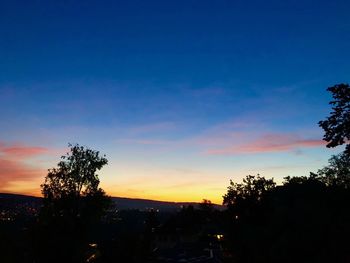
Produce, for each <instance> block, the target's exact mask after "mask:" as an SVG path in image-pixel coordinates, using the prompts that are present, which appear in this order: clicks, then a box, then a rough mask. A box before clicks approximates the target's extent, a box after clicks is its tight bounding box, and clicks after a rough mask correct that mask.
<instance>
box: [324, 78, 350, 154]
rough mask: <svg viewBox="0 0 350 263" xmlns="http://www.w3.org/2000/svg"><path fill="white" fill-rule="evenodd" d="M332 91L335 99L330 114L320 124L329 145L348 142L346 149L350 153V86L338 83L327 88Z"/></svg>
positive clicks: (331, 103) (334, 145)
mask: <svg viewBox="0 0 350 263" xmlns="http://www.w3.org/2000/svg"><path fill="white" fill-rule="evenodd" d="M327 90H328V91H329V92H331V93H332V97H333V100H332V101H331V102H330V103H329V104H330V105H332V112H331V113H330V116H329V117H328V118H327V119H326V120H323V121H320V122H319V123H318V124H319V126H320V127H322V128H323V129H324V131H325V134H324V137H323V138H324V140H325V141H327V142H328V144H327V147H336V146H338V145H343V144H344V143H346V144H347V146H346V151H347V152H349V153H350V145H349V140H350V86H349V85H348V84H337V85H334V86H332V87H329V88H328V89H327Z"/></svg>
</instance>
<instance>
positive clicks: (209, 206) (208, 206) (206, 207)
mask: <svg viewBox="0 0 350 263" xmlns="http://www.w3.org/2000/svg"><path fill="white" fill-rule="evenodd" d="M199 209H201V210H202V211H204V212H206V213H210V212H212V211H213V210H214V205H213V203H212V202H211V201H210V200H208V199H203V201H202V202H201V203H200V204H199Z"/></svg>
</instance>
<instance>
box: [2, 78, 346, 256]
mask: <svg viewBox="0 0 350 263" xmlns="http://www.w3.org/2000/svg"><path fill="white" fill-rule="evenodd" d="M329 91H330V92H331V93H332V95H333V98H334V100H333V101H332V102H331V104H332V106H333V111H332V112H331V114H330V116H329V117H328V118H327V119H326V120H324V121H321V122H320V123H319V125H320V126H321V127H322V128H323V129H324V131H325V137H324V139H325V140H326V141H327V142H328V145H327V146H328V147H336V146H339V145H345V150H344V152H342V153H340V154H338V155H336V156H333V157H332V158H331V159H330V160H329V164H328V165H327V166H325V167H324V168H322V169H320V170H318V171H317V172H314V173H310V175H308V176H301V177H286V178H285V179H284V182H283V183H282V184H281V185H276V183H275V181H274V180H273V179H267V178H265V177H262V176H260V175H256V176H251V175H249V176H247V177H246V178H245V179H244V180H243V182H242V183H236V182H233V181H231V182H230V185H229V187H228V188H227V192H226V193H225V194H224V196H223V204H224V205H225V207H226V209H224V210H218V209H216V207H214V206H213V204H211V202H210V201H209V200H203V202H202V203H201V204H200V205H199V206H198V207H194V206H192V205H188V206H184V207H182V208H181V209H179V210H178V211H162V210H158V209H152V208H151V207H150V208H148V209H142V210H140V209H125V210H118V206H115V205H114V204H113V202H112V201H111V198H110V197H108V196H106V194H105V193H104V191H103V190H102V189H101V188H99V179H98V176H97V174H96V172H97V171H98V170H100V169H101V168H102V167H103V166H104V165H105V164H107V159H106V158H105V157H104V156H101V155H100V154H99V152H96V151H93V150H91V149H88V148H85V147H82V146H79V145H71V151H70V152H69V153H68V154H67V155H66V156H63V157H62V160H61V162H59V164H58V166H57V168H54V169H51V170H49V173H48V175H47V176H46V178H45V181H44V183H43V185H42V193H43V196H44V198H43V202H42V203H41V202H40V203H37V200H36V199H35V198H34V199H24V200H26V201H23V200H18V202H17V203H15V204H13V203H12V204H11V203H8V202H6V201H5V199H3V200H1V201H0V202H1V203H0V209H1V211H0V213H1V214H0V216H1V217H0V219H1V221H0V262H6V263H7V262H21V263H22V262H23V263H26V262H33V263H34V262H39V263H40V262H100V263H104V262H106V263H107V262H130V263H132V262H237V263H241V262H242V263H243V262H276V263H277V262H293V263H296V262H308V263H309V262H343V263H347V262H350V249H349V244H350V243H349V237H350V205H349V204H350V146H349V145H350V144H349V140H350V87H349V86H348V85H346V84H340V85H336V86H334V87H331V88H329ZM203 194H205V193H203Z"/></svg>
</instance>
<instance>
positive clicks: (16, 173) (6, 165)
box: [0, 159, 46, 191]
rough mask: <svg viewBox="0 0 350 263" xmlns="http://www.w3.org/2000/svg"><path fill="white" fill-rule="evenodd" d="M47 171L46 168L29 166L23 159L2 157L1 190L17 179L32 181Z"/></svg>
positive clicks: (0, 170) (0, 165) (0, 168)
mask: <svg viewBox="0 0 350 263" xmlns="http://www.w3.org/2000/svg"><path fill="white" fill-rule="evenodd" d="M45 173H46V169H41V168H37V167H32V166H29V165H27V164H25V163H23V162H22V161H16V160H6V159H0V191H2V189H3V188H5V187H6V186H7V185H8V184H9V183H11V182H15V181H31V180H35V179H38V178H40V177H42V178H43V176H44V175H45Z"/></svg>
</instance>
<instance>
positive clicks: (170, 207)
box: [0, 193, 223, 212]
mask: <svg viewBox="0 0 350 263" xmlns="http://www.w3.org/2000/svg"><path fill="white" fill-rule="evenodd" d="M112 200H113V202H114V203H115V204H116V207H117V209H118V210H125V209H138V210H148V209H155V210H160V211H167V212H171V211H177V210H179V209H181V208H182V207H183V206H188V205H192V206H194V207H195V208H197V207H198V206H199V203H195V202H165V201H156V200H147V199H135V198H126V197H112ZM41 202H42V198H41V197H34V196H28V195H19V194H7V193H0V208H1V207H10V206H17V205H21V204H26V203H31V204H35V205H37V206H40V205H41ZM214 207H215V208H216V209H219V210H222V209H223V206H221V205H214Z"/></svg>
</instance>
